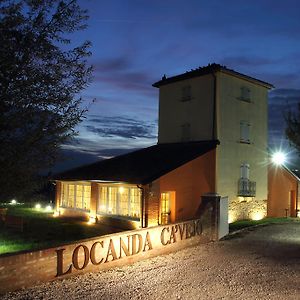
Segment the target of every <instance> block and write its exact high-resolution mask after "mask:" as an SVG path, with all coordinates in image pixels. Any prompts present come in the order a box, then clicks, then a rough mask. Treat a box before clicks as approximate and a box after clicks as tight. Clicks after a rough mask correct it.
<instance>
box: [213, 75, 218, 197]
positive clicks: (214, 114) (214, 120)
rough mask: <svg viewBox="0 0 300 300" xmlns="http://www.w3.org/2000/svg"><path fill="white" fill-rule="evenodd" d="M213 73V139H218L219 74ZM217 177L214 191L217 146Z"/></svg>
mask: <svg viewBox="0 0 300 300" xmlns="http://www.w3.org/2000/svg"><path fill="white" fill-rule="evenodd" d="M211 75H212V76H213V78H214V99H213V120H212V122H213V124H212V140H216V139H217V138H218V137H217V125H216V119H217V76H216V74H215V72H212V73H211ZM214 168H215V178H214V192H216V191H217V171H218V170H217V148H216V149H215V166H214Z"/></svg>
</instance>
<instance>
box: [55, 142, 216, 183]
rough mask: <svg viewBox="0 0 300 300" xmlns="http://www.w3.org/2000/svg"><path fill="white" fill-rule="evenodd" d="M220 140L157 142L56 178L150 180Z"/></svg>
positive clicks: (204, 150)
mask: <svg viewBox="0 0 300 300" xmlns="http://www.w3.org/2000/svg"><path fill="white" fill-rule="evenodd" d="M217 144H219V141H199V142H186V143H168V144H158V145H154V146H151V147H148V148H144V149H141V150H138V151H134V152H131V153H128V154H124V155H121V156H117V157H114V158H111V159H106V160H102V161H99V162H96V163H93V164H90V165H85V166H82V167H79V168H76V169H72V170H69V171H66V172H63V173H60V174H57V175H56V176H55V177H54V178H53V179H54V180H99V181H101V180H103V181H114V182H116V181H117V182H126V183H134V184H147V183H150V182H152V181H153V180H155V179H157V178H159V177H161V176H162V175H164V174H166V173H168V172H170V171H172V170H174V169H176V168H178V167H180V166H182V165H184V164H186V163H187V162H189V161H191V160H193V159H195V158H197V157H199V156H201V155H203V154H205V153H207V152H209V151H210V150H212V149H215V148H216V146H217Z"/></svg>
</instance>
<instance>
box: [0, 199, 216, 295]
mask: <svg viewBox="0 0 300 300" xmlns="http://www.w3.org/2000/svg"><path fill="white" fill-rule="evenodd" d="M217 216H218V198H214V199H210V200H209V201H208V202H207V203H206V205H205V206H204V207H203V209H202V211H201V215H200V217H199V218H198V219H196V220H190V221H186V222H182V223H176V224H170V225H165V226H156V227H151V228H143V229H139V230H132V231H126V232H122V233H117V234H111V235H107V236H100V237H96V238H93V239H88V240H81V241H78V242H76V243H73V244H68V245H64V246H60V247H56V248H51V249H45V250H41V251H33V252H26V253H20V254H16V255H1V256H0V294H1V293H5V292H8V291H13V290H17V289H20V288H24V287H30V286H33V285H37V284H39V283H42V282H46V281H52V280H55V279H62V278H67V277H70V276H73V275H78V274H80V273H85V272H98V271H99V270H103V269H108V268H113V267H120V266H122V265H126V264H132V263H133V262H135V261H138V260H142V259H147V258H149V257H153V256H157V255H161V254H164V253H169V252H172V251H176V250H179V249H182V248H185V247H188V246H191V245H196V244H199V243H206V242H208V241H211V240H216V236H217V233H216V228H217V226H216V224H217V222H218V217H217Z"/></svg>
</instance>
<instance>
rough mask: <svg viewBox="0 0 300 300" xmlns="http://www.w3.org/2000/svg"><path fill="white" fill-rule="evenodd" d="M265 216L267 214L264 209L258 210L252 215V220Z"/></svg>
mask: <svg viewBox="0 0 300 300" xmlns="http://www.w3.org/2000/svg"><path fill="white" fill-rule="evenodd" d="M264 217H265V214H264V212H263V211H256V212H253V213H252V214H251V216H250V218H251V220H253V221H259V220H261V219H263V218H264Z"/></svg>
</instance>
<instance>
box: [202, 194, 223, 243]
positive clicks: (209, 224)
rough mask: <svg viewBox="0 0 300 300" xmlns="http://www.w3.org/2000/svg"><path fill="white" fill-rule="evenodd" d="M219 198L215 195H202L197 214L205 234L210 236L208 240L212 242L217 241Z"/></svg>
mask: <svg viewBox="0 0 300 300" xmlns="http://www.w3.org/2000/svg"><path fill="white" fill-rule="evenodd" d="M220 198H221V197H220V196H219V195H218V194H216V193H208V194H204V195H202V196H201V206H200V209H199V212H198V214H199V216H200V218H201V219H202V224H203V227H204V229H205V231H206V234H208V235H210V239H211V240H213V241H217V240H218V239H219V234H218V229H219V221H220V220H219V218H220Z"/></svg>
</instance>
